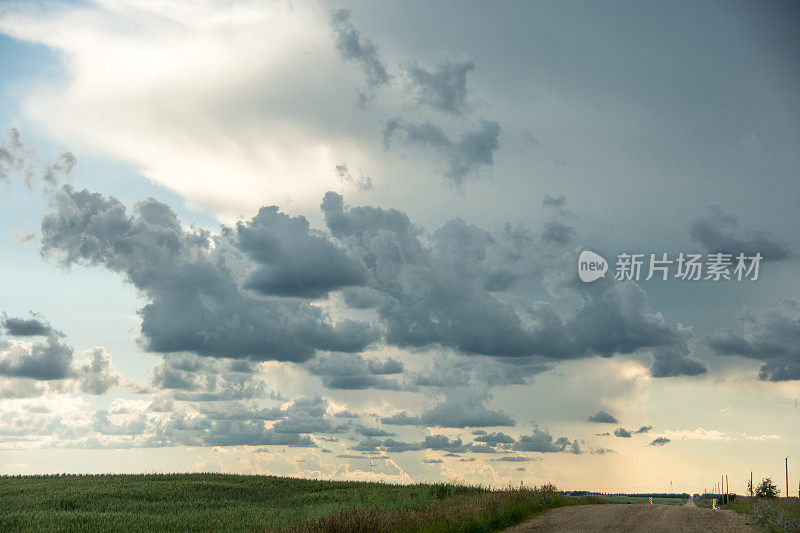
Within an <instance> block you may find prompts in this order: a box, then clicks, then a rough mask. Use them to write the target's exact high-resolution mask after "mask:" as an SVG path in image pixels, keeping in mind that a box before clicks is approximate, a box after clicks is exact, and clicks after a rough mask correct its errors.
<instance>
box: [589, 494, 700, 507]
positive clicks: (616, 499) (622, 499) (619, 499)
mask: <svg viewBox="0 0 800 533" xmlns="http://www.w3.org/2000/svg"><path fill="white" fill-rule="evenodd" d="M598 498H601V499H603V500H606V501H608V503H650V501H649V500H648V497H647V496H627V495H624V494H604V495H602V496H598ZM653 503H654V504H658V505H683V504H684V503H686V500H685V499H684V498H661V497H657V498H653Z"/></svg>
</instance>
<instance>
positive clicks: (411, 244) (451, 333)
mask: <svg viewBox="0 0 800 533" xmlns="http://www.w3.org/2000/svg"><path fill="white" fill-rule="evenodd" d="M322 210H323V213H324V214H325V221H326V224H327V226H328V229H329V230H330V231H331V233H332V234H333V236H334V237H335V238H337V239H339V240H340V241H341V242H344V243H346V245H347V247H348V248H349V249H350V250H351V251H352V252H353V253H355V254H357V255H359V256H360V257H361V258H362V261H363V262H364V264H365V265H366V268H367V269H368V270H369V271H370V273H371V277H372V279H371V281H370V288H371V290H372V291H373V293H374V292H376V291H377V292H380V293H382V295H383V297H382V298H374V300H373V301H374V303H375V305H377V312H378V315H379V317H380V318H381V319H382V321H383V323H384V325H385V328H386V331H385V335H384V338H385V340H386V342H388V343H390V344H394V345H396V346H399V347H404V348H409V347H427V346H432V345H439V346H446V347H449V348H452V349H454V350H456V351H458V352H461V353H465V354H475V355H489V356H516V357H521V356H539V357H541V358H547V359H554V360H558V359H569V358H576V357H587V356H591V355H601V356H606V357H609V356H612V355H614V354H616V353H620V354H627V353H634V352H637V351H641V350H645V349H651V350H652V354H653V356H654V365H653V368H652V371H653V374H654V375H656V376H658V377H669V376H678V375H697V374H700V373H703V372H705V366H704V365H703V363H702V362H700V361H698V360H697V359H695V358H694V357H693V356H692V354H691V352H690V349H689V345H690V342H691V341H692V339H693V336H692V333H691V330H689V329H687V328H682V327H678V326H672V325H670V324H668V323H667V322H666V320H664V317H663V316H662V315H661V313H658V312H657V311H654V310H653V309H652V308H651V307H650V305H649V303H648V301H647V296H646V294H645V292H644V291H643V290H642V289H641V288H640V287H639V286H638V285H636V284H635V283H618V282H616V281H614V280H612V279H608V280H600V281H599V282H596V283H594V284H592V285H591V286H581V287H579V288H576V287H574V286H572V285H570V284H569V283H566V284H565V288H566V289H567V290H569V291H573V292H574V293H575V294H576V295H577V296H578V297H579V298H580V301H581V305H580V307H578V309H577V310H576V311H575V312H574V314H573V315H572V316H567V317H564V316H562V314H561V313H560V312H559V311H558V310H557V308H556V307H555V305H553V304H552V303H550V302H545V301H538V302H534V303H533V304H531V305H529V306H527V307H525V308H522V309H521V308H520V307H519V306H517V305H514V304H512V303H511V302H508V301H506V300H503V299H502V298H500V297H499V296H498V295H497V294H496V291H494V290H493V289H494V287H491V286H489V287H487V285H490V283H489V282H490V280H492V279H493V278H494V275H495V274H496V273H497V272H498V271H502V270H505V271H507V272H509V275H510V276H511V277H513V276H514V275H515V274H513V272H514V271H515V269H518V268H519V264H518V263H517V262H518V261H520V259H521V257H525V256H524V255H520V254H519V248H514V247H515V246H518V243H519V242H520V241H524V242H529V241H527V240H526V237H525V234H524V233H522V234H520V233H519V232H514V231H510V230H508V231H506V232H505V233H501V234H499V235H498V234H490V233H489V232H487V231H485V230H483V229H481V228H478V227H476V226H474V225H471V224H468V223H466V222H464V221H463V220H461V219H453V220H448V221H446V222H445V223H444V224H442V226H441V227H439V228H438V229H436V230H435V231H433V232H432V233H431V234H430V235H428V236H427V239H423V236H422V235H421V231H420V230H419V229H418V228H416V227H415V226H414V225H413V224H412V223H411V221H410V220H409V218H408V217H407V216H406V215H405V214H404V213H401V212H399V211H396V210H393V209H389V210H384V209H381V208H376V207H370V206H363V207H349V208H346V207H345V205H344V199H343V198H342V196H341V195H338V194H336V193H333V192H329V193H327V194H326V195H325V197H324V199H323V202H322ZM507 247H508V248H511V249H516V250H517V253H516V254H515V253H513V252H507V250H506V248H507ZM501 269H502V270H501ZM519 275H523V273H522V272H520V274H519ZM527 363H528V367H529V372H528V374H529V375H530V374H532V373H535V372H537V371H542V370H543V369H545V368H546V367H545V366H543V364H542V363H543V361H542V360H541V359H540V360H538V361H536V360H529V361H527ZM524 374H525V372H524V371H523V369H522V368H521V367H517V368H516V369H513V371H510V372H509V373H508V375H509V376H510V377H513V376H516V378H517V379H521V378H523V377H524ZM442 375H446V376H448V378H450V377H451V376H452V374H450V373H446V374H442ZM488 375H491V373H489V374H488ZM460 379H462V380H463V379H465V377H462V378H460ZM416 380H417V383H418V384H420V385H425V384H426V382H427V383H431V384H433V383H435V382H437V380H438V381H441V377H440V378H438V379H437V378H436V377H435V376H424V375H421V376H418V377H417V378H416ZM453 384H455V383H453Z"/></svg>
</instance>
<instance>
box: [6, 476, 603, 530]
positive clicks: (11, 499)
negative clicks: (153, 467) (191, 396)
mask: <svg viewBox="0 0 800 533" xmlns="http://www.w3.org/2000/svg"><path fill="white" fill-rule="evenodd" d="M582 503H583V504H585V503H596V501H594V500H593V499H592V498H574V497H570V496H566V495H564V494H560V493H558V492H556V491H555V488H554V487H552V486H545V487H541V488H538V489H537V488H516V489H506V490H489V489H487V488H485V487H480V486H467V485H458V484H450V483H435V484H426V483H418V484H414V485H396V484H386V483H374V482H355V481H322V480H312V479H298V478H286V477H277V476H243V475H229V474H146V475H111V474H109V475H48V476H0V531H4V532H5V531H100V532H103V531H189V530H193V531H231V530H234V531H243V530H244V531H247V530H249V531H323V530H324V531H331V530H333V531H426V532H441V531H470V532H481V531H495V530H497V529H500V528H503V527H506V526H509V525H513V524H515V523H518V522H519V521H522V520H524V519H526V518H528V517H529V516H532V515H533V514H535V513H537V512H541V511H544V510H546V509H550V508H553V507H560V506H562V505H576V504H582ZM359 524H360V525H359ZM337 527H338V528H339V529H335V528H337Z"/></svg>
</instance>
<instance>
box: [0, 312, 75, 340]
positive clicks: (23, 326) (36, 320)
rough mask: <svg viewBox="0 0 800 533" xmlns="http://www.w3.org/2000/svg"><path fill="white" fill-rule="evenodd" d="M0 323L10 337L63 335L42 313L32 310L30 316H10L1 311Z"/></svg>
mask: <svg viewBox="0 0 800 533" xmlns="http://www.w3.org/2000/svg"><path fill="white" fill-rule="evenodd" d="M0 325H2V327H3V330H5V333H6V334H7V335H11V336H12V337H36V336H44V337H47V336H50V335H54V336H56V337H63V336H64V334H63V333H62V332H60V331H58V330H56V329H54V328H53V326H51V325H50V324H49V323H48V322H47V320H45V319H44V317H42V315H40V314H38V313H33V312H31V317H30V318H21V317H12V316H8V315H7V314H6V313H3V314H2V315H0Z"/></svg>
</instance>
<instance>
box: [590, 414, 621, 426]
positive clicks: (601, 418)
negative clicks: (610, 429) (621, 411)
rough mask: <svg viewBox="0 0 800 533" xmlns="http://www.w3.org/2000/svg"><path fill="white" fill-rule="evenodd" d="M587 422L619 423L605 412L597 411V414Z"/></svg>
mask: <svg viewBox="0 0 800 533" xmlns="http://www.w3.org/2000/svg"><path fill="white" fill-rule="evenodd" d="M587 420H588V421H589V422H597V423H600V424H616V423H617V422H619V420H617V418H616V417H615V416H614V415H611V414H609V413H607V412H605V411H598V412H597V414H594V415H592V416H590V417H589V418H588V419H587Z"/></svg>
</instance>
